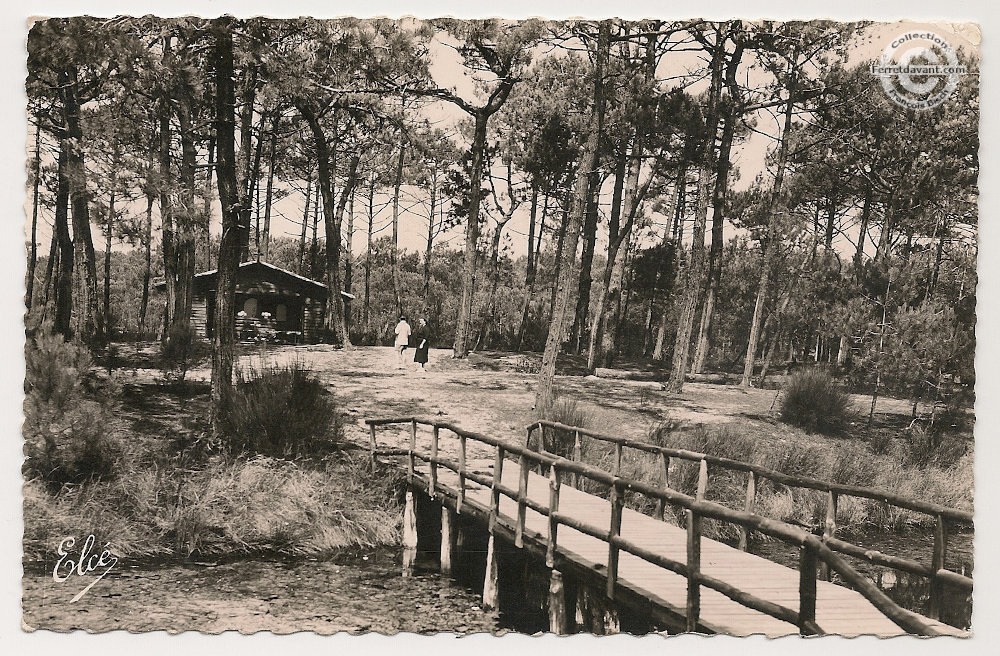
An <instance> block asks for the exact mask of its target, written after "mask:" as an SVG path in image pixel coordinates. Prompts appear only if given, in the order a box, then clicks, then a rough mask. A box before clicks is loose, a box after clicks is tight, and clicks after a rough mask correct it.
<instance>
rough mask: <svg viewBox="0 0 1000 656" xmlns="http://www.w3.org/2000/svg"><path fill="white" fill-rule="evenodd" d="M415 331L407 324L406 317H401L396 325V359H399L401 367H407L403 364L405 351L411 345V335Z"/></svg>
mask: <svg viewBox="0 0 1000 656" xmlns="http://www.w3.org/2000/svg"><path fill="white" fill-rule="evenodd" d="M412 332H413V330H412V329H411V328H410V324H408V323H406V317H400V318H399V323H397V324H396V344H395V347H396V357H397V358H398V359H399V367H405V366H406V365H405V364H404V363H403V351H405V350H406V347H407V346H409V345H410V334H411V333H412Z"/></svg>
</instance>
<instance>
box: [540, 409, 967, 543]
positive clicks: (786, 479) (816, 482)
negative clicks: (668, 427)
mask: <svg viewBox="0 0 1000 656" xmlns="http://www.w3.org/2000/svg"><path fill="white" fill-rule="evenodd" d="M538 426H548V427H550V428H554V429H557V430H564V431H570V432H579V433H580V435H586V436H587V437H591V438H594V439H596V440H600V441H602V442H610V443H613V444H620V445H621V446H623V447H627V448H631V449H636V450H638V451H645V452H647V453H659V454H663V455H667V456H670V457H671V458H680V459H682V460H690V461H695V462H696V461H699V460H704V461H705V462H706V463H708V464H710V465H717V466H720V467H724V468H726V469H732V470H735V471H744V472H753V473H754V474H756V475H757V476H758V477H761V478H767V479H769V480H772V481H774V482H776V483H781V484H782V485H786V486H788V487H801V488H807V489H812V490H818V491H821V492H833V493H836V494H839V495H843V496H853V497H862V498H867V499H872V500H874V501H882V502H884V503H888V504H889V505H893V506H897V507H899V508H905V509H906V510H912V511H914V512H919V513H922V514H925V515H930V516H932V517H936V516H938V515H941V516H943V517H944V518H946V519H948V520H951V521H953V522H956V523H961V524H969V525H971V524H973V523H974V516H973V514H972V513H971V512H969V511H966V510H960V509H958V508H950V507H948V506H942V505H939V504H936V503H931V502H927V501H920V500H918V499H909V498H906V497H903V496H900V495H898V494H893V493H892V492H887V491H886V490H878V489H874V488H866V487H859V486H854V485H843V484H840V483H834V482H831V481H823V480H820V479H817V478H811V477H808V476H797V475H794V474H786V473H784V472H780V471H777V470H774V469H768V468H767V467H761V466H760V465H755V464H752V463H748V462H743V461H740V460H733V459H731V458H725V457H722V456H713V455H711V454H707V453H699V452H697V451H688V450H686V449H675V448H671V447H665V446H660V445H656V444H650V443H648V442H642V441H638V440H631V439H628V438H624V437H614V436H611V435H604V434H602V433H599V432H597V431H592V430H589V429H586V428H579V427H576V426H567V425H566V424H561V423H559V422H555V421H548V420H544V419H543V420H538V421H536V422H534V423H532V424H531V425H530V426H529V427H528V431H529V433H530V432H531V431H533V430H534V429H535V428H536V427H538Z"/></svg>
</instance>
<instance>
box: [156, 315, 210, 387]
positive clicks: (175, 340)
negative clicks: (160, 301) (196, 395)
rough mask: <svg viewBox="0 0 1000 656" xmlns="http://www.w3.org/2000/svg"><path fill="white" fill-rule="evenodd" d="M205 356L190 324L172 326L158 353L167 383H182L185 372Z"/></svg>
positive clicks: (204, 349) (202, 347) (203, 348)
mask: <svg viewBox="0 0 1000 656" xmlns="http://www.w3.org/2000/svg"><path fill="white" fill-rule="evenodd" d="M205 355H206V348H205V347H204V345H203V344H201V343H200V342H199V341H198V336H197V334H196V333H195V329H194V327H192V326H191V324H174V325H172V326H170V330H169V331H168V332H167V338H166V339H165V340H164V341H163V348H162V350H161V351H160V366H161V367H162V369H163V375H164V377H165V378H166V379H167V381H168V382H184V378H185V377H186V376H187V372H188V371H189V370H190V369H191V368H192V367H193V366H194V365H195V364H196V363H197V362H198V361H199V360H200V359H202V357H204V356H205Z"/></svg>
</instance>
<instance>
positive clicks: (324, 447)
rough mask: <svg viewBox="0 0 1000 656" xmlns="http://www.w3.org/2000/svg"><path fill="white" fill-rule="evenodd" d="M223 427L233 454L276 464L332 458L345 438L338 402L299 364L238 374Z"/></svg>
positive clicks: (270, 366)
mask: <svg viewBox="0 0 1000 656" xmlns="http://www.w3.org/2000/svg"><path fill="white" fill-rule="evenodd" d="M220 426H221V429H222V430H221V432H222V435H223V439H224V440H225V446H226V447H228V449H229V450H230V451H231V452H233V453H246V454H259V455H266V456H272V457H277V458H289V457H291V458H296V457H307V456H314V455H322V454H324V453H329V452H331V451H333V450H335V449H336V448H338V446H339V444H340V442H341V440H342V438H343V425H342V422H341V419H340V413H339V412H338V411H337V407H336V403H335V401H334V399H333V396H332V395H331V394H330V393H329V392H328V391H327V390H326V388H325V386H324V385H323V383H322V382H320V381H319V380H318V379H316V378H314V377H313V376H310V375H309V372H308V371H307V370H306V369H305V368H304V367H303V366H302V363H300V362H294V363H292V364H290V365H286V366H281V367H279V366H275V365H261V366H257V367H254V366H251V367H250V368H248V369H246V370H244V371H238V372H237V381H236V386H235V388H234V389H233V391H232V393H231V394H230V395H229V397H228V398H226V399H225V400H224V403H223V410H222V413H221V415H220Z"/></svg>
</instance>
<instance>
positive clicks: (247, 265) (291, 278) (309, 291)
mask: <svg viewBox="0 0 1000 656" xmlns="http://www.w3.org/2000/svg"><path fill="white" fill-rule="evenodd" d="M218 275H219V270H218V269H212V270H211V271H202V272H201V273H196V274H195V276H194V284H195V287H196V288H201V289H214V288H215V286H216V279H217V278H218ZM236 275H237V285H239V284H240V283H241V282H243V281H244V280H245V279H248V278H259V279H260V280H268V281H271V282H274V283H278V284H280V285H281V286H283V287H288V288H291V289H294V290H296V291H298V292H299V293H301V294H304V295H305V296H309V297H311V298H318V299H325V298H326V297H327V289H326V285H325V284H323V283H321V282H318V281H316V280H312V279H311V278H306V277H305V276H300V275H299V274H297V273H292V272H291V271H288V270H287V269H282V268H281V267H277V266H275V265H273V264H271V263H269V262H261V261H252V262H242V263H240V267H239V269H238V270H237V274H236ZM155 287H156V289H164V288H165V287H166V281H163V280H161V281H158V282H157V283H156V285H155ZM341 295H342V296H344V297H346V298H354V295H353V294H348V293H346V292H341Z"/></svg>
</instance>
